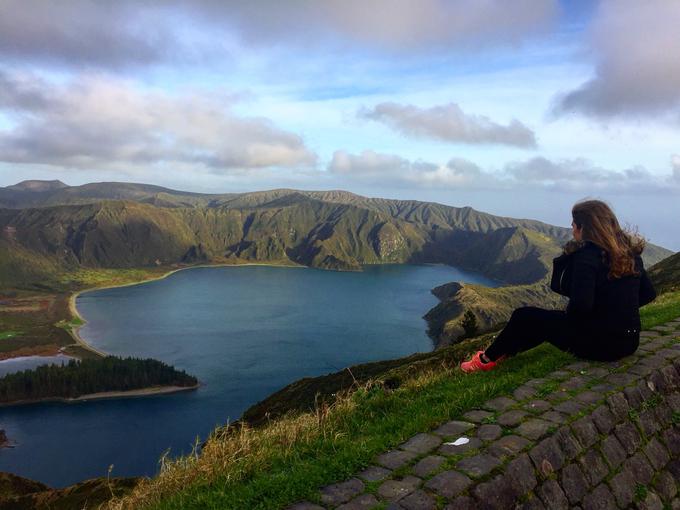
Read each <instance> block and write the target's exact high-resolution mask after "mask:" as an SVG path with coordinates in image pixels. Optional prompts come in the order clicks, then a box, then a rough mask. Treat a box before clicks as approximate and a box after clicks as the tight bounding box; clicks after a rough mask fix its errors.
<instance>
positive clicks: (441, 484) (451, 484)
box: [425, 471, 472, 499]
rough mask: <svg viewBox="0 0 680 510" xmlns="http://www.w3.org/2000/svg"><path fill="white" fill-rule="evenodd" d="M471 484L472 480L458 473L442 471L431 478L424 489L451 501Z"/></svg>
mask: <svg viewBox="0 0 680 510" xmlns="http://www.w3.org/2000/svg"><path fill="white" fill-rule="evenodd" d="M471 484H472V480H470V478H468V477H467V476H465V475H464V474H463V473H459V472H458V471H444V472H443V473H439V474H437V475H435V476H434V477H432V479H430V480H429V481H428V482H427V483H426V484H425V487H427V488H428V489H430V490H432V491H434V492H436V493H437V494H439V495H440V496H444V497H445V498H448V499H451V498H455V497H456V496H458V495H459V494H460V493H461V492H463V491H464V490H465V489H467V488H468V487H469V486H470V485H471Z"/></svg>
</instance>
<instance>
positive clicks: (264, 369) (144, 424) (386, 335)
mask: <svg viewBox="0 0 680 510" xmlns="http://www.w3.org/2000/svg"><path fill="white" fill-rule="evenodd" d="M456 280H458V281H468V282H477V283H485V284H488V285H494V284H493V282H491V281H489V280H488V279H485V278H483V277H481V276H478V275H474V274H470V273H465V272H462V271H459V270H457V269H455V268H452V267H448V266H435V265H423V266H410V265H387V266H371V267H368V268H366V270H365V271H363V272H333V271H323V270H316V269H304V268H281V267H266V266H241V267H222V268H194V269H190V270H185V271H180V272H177V273H175V274H173V275H171V276H169V277H168V278H165V279H163V280H158V281H154V282H150V283H146V284H143V285H135V286H131V287H121V288H116V289H105V290H98V291H93V292H88V293H85V294H82V295H81V296H80V297H79V298H78V300H77V307H78V310H79V311H80V313H81V314H82V315H83V317H84V318H85V319H86V320H87V324H86V325H85V326H84V327H83V328H82V329H81V335H82V336H83V338H85V339H86V340H87V341H88V342H90V343H91V344H92V345H94V346H95V347H97V348H99V349H102V350H104V351H106V352H109V353H111V354H116V355H121V356H128V355H129V356H138V357H153V358H157V359H161V360H163V361H165V362H167V363H170V364H172V365H175V366H176V367H177V368H180V369H184V370H186V371H187V372H189V373H191V374H193V375H195V376H197V377H198V378H199V380H200V381H201V382H202V383H203V384H204V386H202V387H201V388H200V389H199V390H197V391H191V392H183V393H177V394H172V395H165V396H157V397H145V398H136V399H135V398H126V399H117V400H102V401H93V402H84V403H78V404H58V403H53V404H35V405H28V406H17V407H13V408H12V407H10V408H0V428H4V429H6V432H7V435H8V436H9V438H10V439H11V440H13V441H14V442H15V443H16V447H15V448H13V449H3V450H0V471H10V472H13V473H16V474H19V475H21V476H25V477H28V478H32V479H35V480H39V481H42V482H44V483H47V484H49V485H52V486H55V487H62V486H65V485H69V484H71V483H75V482H78V481H81V480H84V479H87V478H93V477H97V476H105V475H106V473H107V471H108V469H109V466H110V465H113V468H112V475H113V476H136V475H153V474H154V473H155V472H156V471H157V469H158V459H159V458H160V456H161V455H162V454H163V452H165V451H166V450H167V449H170V452H171V454H178V453H186V452H188V451H190V450H191V446H192V444H193V443H194V442H195V441H196V438H197V437H200V438H205V437H206V436H207V435H208V433H209V432H210V431H211V430H212V429H214V428H215V426H217V425H221V424H224V423H226V422H228V421H234V420H236V419H238V418H239V417H240V415H241V413H243V411H245V410H246V409H247V408H248V407H250V406H251V405H252V404H254V403H257V402H258V401H260V400H263V399H264V398H265V397H267V396H268V395H270V394H271V393H273V392H275V391H277V390H279V389H281V388H282V387H283V386H285V385H287V384H289V383H291V382H293V381H295V380H297V379H300V378H302V377H309V376H317V375H322V374H327V373H331V372H335V371H338V370H341V369H343V368H344V367H346V366H348V365H353V364H357V363H363V362H368V361H377V360H385V359H390V358H397V357H402V356H406V355H409V354H412V353H415V352H427V351H431V350H432V349H433V344H432V340H431V339H430V338H428V337H427V335H426V326H427V325H426V323H425V321H424V320H423V319H422V316H423V314H425V313H426V312H427V311H428V310H429V309H430V308H431V307H432V306H434V305H435V304H436V303H437V299H436V298H435V297H434V296H432V294H431V293H430V289H431V288H432V287H435V286H437V285H440V284H442V283H446V282H450V281H456Z"/></svg>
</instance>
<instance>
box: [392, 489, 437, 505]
mask: <svg viewBox="0 0 680 510" xmlns="http://www.w3.org/2000/svg"><path fill="white" fill-rule="evenodd" d="M399 504H400V505H401V506H402V508H405V509H406V510H436V508H437V500H436V499H435V498H433V497H432V496H430V495H429V494H428V493H427V492H425V491H422V490H417V491H415V492H412V493H411V494H409V495H408V496H406V497H405V498H404V499H402V500H400V501H399Z"/></svg>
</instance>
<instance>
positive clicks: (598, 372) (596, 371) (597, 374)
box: [581, 367, 609, 379]
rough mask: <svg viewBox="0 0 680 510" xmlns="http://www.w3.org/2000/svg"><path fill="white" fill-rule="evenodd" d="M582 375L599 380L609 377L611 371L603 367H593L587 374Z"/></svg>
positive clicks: (587, 370)
mask: <svg viewBox="0 0 680 510" xmlns="http://www.w3.org/2000/svg"><path fill="white" fill-rule="evenodd" d="M581 375H583V376H584V377H590V378H591V379H599V378H602V377H606V376H608V375H609V370H607V369H606V368H603V367H593V368H589V369H586V373H585V374H583V373H582V374H581Z"/></svg>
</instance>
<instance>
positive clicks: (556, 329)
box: [460, 200, 656, 372]
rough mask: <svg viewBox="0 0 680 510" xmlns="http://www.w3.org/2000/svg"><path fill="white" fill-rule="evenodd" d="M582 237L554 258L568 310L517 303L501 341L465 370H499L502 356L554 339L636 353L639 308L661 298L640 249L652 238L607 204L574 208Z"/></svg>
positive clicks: (594, 351)
mask: <svg viewBox="0 0 680 510" xmlns="http://www.w3.org/2000/svg"><path fill="white" fill-rule="evenodd" d="M571 215H572V219H573V221H572V224H571V226H572V232H573V235H574V239H573V240H571V241H569V242H568V243H567V244H566V246H565V247H564V253H563V254H562V255H561V256H560V257H557V258H556V259H554V260H553V275H552V279H551V285H550V287H551V289H552V290H554V291H556V292H559V293H560V294H562V295H565V296H568V297H569V304H568V305H567V309H566V311H561V310H544V309H542V308H536V307H532V306H527V307H522V308H518V309H516V310H515V311H514V312H513V313H512V316H511V317H510V320H509V321H508V323H507V325H506V326H505V328H504V329H503V331H501V332H500V333H499V335H498V336H497V337H496V339H495V340H494V342H493V343H492V344H491V345H490V346H489V347H488V348H487V349H486V350H485V351H478V352H477V353H476V354H475V355H474V356H473V357H472V359H471V360H469V361H465V362H463V363H461V365H460V366H461V369H462V370H463V371H464V372H476V371H478V370H491V369H493V368H495V367H496V366H497V364H498V362H499V361H502V360H503V359H505V358H506V357H507V356H512V355H514V354H517V353H519V352H522V351H526V350H528V349H531V348H532V347H536V346H537V345H539V344H541V343H543V342H544V341H548V342H550V343H551V344H553V345H555V346H556V347H558V348H560V349H562V350H564V351H568V352H571V353H573V354H574V355H576V356H578V357H581V358H587V359H591V360H599V361H613V360H616V359H619V358H622V357H624V356H628V355H630V354H632V353H634V352H635V350H636V349H637V347H638V344H639V341H640V313H639V310H638V309H639V307H640V306H643V305H645V304H647V303H649V302H650V301H652V300H653V299H654V298H655V297H656V292H655V291H654V288H653V287H652V284H651V282H650V281H649V278H648V277H647V273H646V272H645V269H644V266H643V264H642V259H641V258H640V254H641V253H642V250H643V249H644V247H645V241H644V239H642V238H640V237H638V236H637V235H634V234H629V233H626V232H624V231H623V230H622V229H621V227H620V226H619V222H618V220H617V219H616V216H615V215H614V213H613V212H612V210H611V209H610V208H609V206H608V205H607V204H605V203H604V202H601V201H599V200H588V201H584V202H579V203H577V204H576V205H574V207H573V208H572V211H571Z"/></svg>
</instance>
